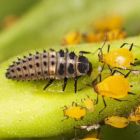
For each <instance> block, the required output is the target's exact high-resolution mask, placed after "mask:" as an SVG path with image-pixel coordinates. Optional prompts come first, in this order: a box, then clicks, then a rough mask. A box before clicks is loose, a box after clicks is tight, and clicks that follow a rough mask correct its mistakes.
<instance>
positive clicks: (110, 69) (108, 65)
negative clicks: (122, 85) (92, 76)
mask: <svg viewBox="0 0 140 140" xmlns="http://www.w3.org/2000/svg"><path fill="white" fill-rule="evenodd" d="M107 66H108V69H109V70H110V72H111V73H112V69H111V67H110V66H109V65H107Z"/></svg>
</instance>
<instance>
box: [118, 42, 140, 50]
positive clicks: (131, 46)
mask: <svg viewBox="0 0 140 140" xmlns="http://www.w3.org/2000/svg"><path fill="white" fill-rule="evenodd" d="M125 45H130V48H129V51H131V50H132V48H133V46H135V47H138V48H140V46H139V45H135V44H134V43H127V42H125V43H123V44H122V45H121V46H120V48H123V47H124V46H125Z"/></svg>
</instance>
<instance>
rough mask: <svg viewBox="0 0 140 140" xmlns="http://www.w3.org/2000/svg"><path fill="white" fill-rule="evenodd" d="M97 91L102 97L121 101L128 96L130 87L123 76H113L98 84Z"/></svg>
mask: <svg viewBox="0 0 140 140" xmlns="http://www.w3.org/2000/svg"><path fill="white" fill-rule="evenodd" d="M95 90H96V92H97V93H98V94H100V95H102V96H105V97H111V98H116V99H119V98H123V97H125V96H126V95H127V94H128V92H129V91H130V85H129V82H128V80H127V79H126V78H125V77H124V76H123V75H113V76H109V77H107V78H106V79H104V80H103V81H102V82H100V83H98V84H97V85H96V86H95Z"/></svg>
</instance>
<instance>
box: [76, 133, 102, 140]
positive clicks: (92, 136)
mask: <svg viewBox="0 0 140 140" xmlns="http://www.w3.org/2000/svg"><path fill="white" fill-rule="evenodd" d="M79 140H100V139H99V138H98V136H96V135H95V134H90V135H87V136H86V137H84V138H83V139H79Z"/></svg>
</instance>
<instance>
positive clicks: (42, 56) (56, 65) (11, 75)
mask: <svg viewBox="0 0 140 140" xmlns="http://www.w3.org/2000/svg"><path fill="white" fill-rule="evenodd" d="M78 67H79V57H77V56H76V55H75V53H74V52H70V53H68V52H65V51H64V50H60V51H58V52H55V51H54V50H50V51H48V52H47V51H45V50H44V51H43V53H39V52H36V54H35V55H32V54H29V56H28V57H27V56H24V58H23V59H19V58H18V61H17V62H13V65H10V66H9V68H8V69H7V72H6V77H7V78H8V79H14V80H45V79H64V78H72V77H77V76H80V75H82V74H81V73H80V72H79V71H78Z"/></svg>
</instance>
